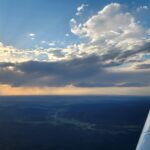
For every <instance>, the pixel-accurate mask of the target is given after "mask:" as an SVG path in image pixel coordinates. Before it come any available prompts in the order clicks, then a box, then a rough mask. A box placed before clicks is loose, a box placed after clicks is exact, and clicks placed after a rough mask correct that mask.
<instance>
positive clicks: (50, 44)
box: [48, 41, 56, 46]
mask: <svg viewBox="0 0 150 150" xmlns="http://www.w3.org/2000/svg"><path fill="white" fill-rule="evenodd" d="M48 45H49V46H55V45H56V42H55V41H53V42H49V43H48Z"/></svg>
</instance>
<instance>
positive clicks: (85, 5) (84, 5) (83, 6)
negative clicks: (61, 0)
mask: <svg viewBox="0 0 150 150" xmlns="http://www.w3.org/2000/svg"><path fill="white" fill-rule="evenodd" d="M86 7H88V5H87V4H81V5H80V6H79V7H77V12H76V16H80V15H81V14H82V12H83V11H84V9H85V8H86Z"/></svg>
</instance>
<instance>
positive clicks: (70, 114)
mask: <svg viewBox="0 0 150 150" xmlns="http://www.w3.org/2000/svg"><path fill="white" fill-rule="evenodd" d="M149 109H150V97H135V96H130V97H129V96H38V97H37V96H28V97H0V150H135V147H136V145H137V142H138V138H139V136H140V133H141V130H142V128H143V124H144V122H145V119H146V116H147V113H148V110H149Z"/></svg>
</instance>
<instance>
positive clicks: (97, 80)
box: [0, 55, 150, 87]
mask: <svg viewBox="0 0 150 150" xmlns="http://www.w3.org/2000/svg"><path fill="white" fill-rule="evenodd" d="M115 65H116V66H117V65H118V64H115V63H114V64H112V66H115ZM110 66H111V65H110V64H109V67H108V66H107V65H105V64H104V62H103V60H102V58H101V57H100V56H97V55H90V56H88V57H84V58H76V59H72V60H68V61H58V62H38V61H28V62H23V63H1V64H0V83H1V84H9V85H11V86H49V87H63V86H68V85H74V86H77V87H143V86H150V71H149V70H145V71H141V70H140V69H139V71H138V70H137V71H131V72H130V71H129V72H127V71H126V72H123V71H122V72H121V71H119V72H115V71H112V70H109V68H110Z"/></svg>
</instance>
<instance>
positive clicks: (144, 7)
mask: <svg viewBox="0 0 150 150" xmlns="http://www.w3.org/2000/svg"><path fill="white" fill-rule="evenodd" d="M142 10H148V6H146V5H144V6H139V7H137V9H136V11H137V12H140V11H142Z"/></svg>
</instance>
